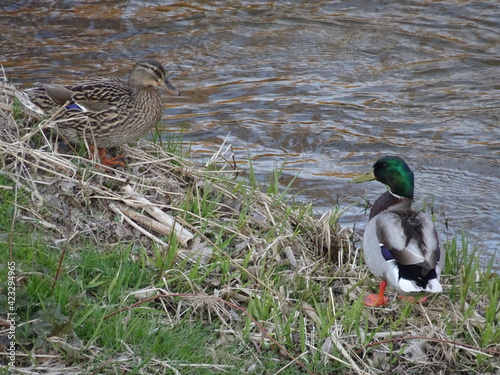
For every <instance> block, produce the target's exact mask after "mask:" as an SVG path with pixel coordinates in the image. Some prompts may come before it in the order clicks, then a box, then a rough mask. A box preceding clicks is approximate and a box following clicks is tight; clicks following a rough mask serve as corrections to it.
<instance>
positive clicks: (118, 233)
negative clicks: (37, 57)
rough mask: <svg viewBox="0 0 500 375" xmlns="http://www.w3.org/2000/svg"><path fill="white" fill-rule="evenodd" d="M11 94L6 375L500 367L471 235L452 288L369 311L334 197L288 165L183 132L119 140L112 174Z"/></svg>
mask: <svg viewBox="0 0 500 375" xmlns="http://www.w3.org/2000/svg"><path fill="white" fill-rule="evenodd" d="M1 90H2V92H1V93H0V102H1V106H0V109H1V113H0V121H1V124H2V125H1V126H2V133H1V136H0V138H1V139H0V159H1V161H2V172H1V175H0V178H1V181H0V194H1V199H0V202H1V205H2V207H1V212H2V217H1V218H0V226H1V228H2V232H3V233H2V234H1V236H2V240H3V241H2V242H3V244H2V245H1V247H0V249H1V254H0V255H1V256H2V257H3V259H8V260H9V264H13V265H14V270H15V271H13V274H9V268H8V267H2V268H1V270H0V272H1V278H0V281H1V282H2V289H3V291H4V293H3V294H5V295H8V291H10V290H11V289H9V286H11V287H13V288H14V289H12V290H13V291H14V293H15V294H14V297H15V298H14V300H13V303H12V304H11V305H8V304H7V305H6V306H7V308H10V306H12V310H7V311H6V312H5V316H4V313H3V312H2V326H1V330H0V336H1V339H2V340H1V342H3V343H4V345H5V349H3V347H0V349H2V353H4V354H2V356H3V357H2V365H8V364H9V363H10V360H9V358H8V354H9V353H10V352H9V351H8V348H10V347H11V346H12V342H14V343H15V348H16V350H15V353H14V357H15V358H14V362H15V367H14V368H10V371H12V372H13V373H19V374H20V373H23V374H25V373H37V372H42V371H45V370H57V371H62V372H65V373H74V374H115V373H122V372H124V371H126V372H137V373H146V374H155V373H158V374H160V373H173V374H180V373H182V374H210V373H220V372H227V373H266V374H271V373H278V372H279V373H280V374H298V373H309V374H326V373H328V374H334V373H339V374H346V373H352V374H377V373H380V372H384V373H387V372H391V373H405V374H406V373H411V372H417V371H422V370H424V371H426V372H428V373H441V374H457V373H481V374H487V373H491V374H494V373H496V372H498V371H499V370H500V344H499V342H500V329H499V328H500V317H499V314H500V311H499V307H498V300H499V298H500V279H499V277H498V275H496V274H493V273H491V272H489V271H488V270H486V271H484V270H481V269H480V267H479V260H478V256H477V254H476V253H475V251H474V249H471V248H469V246H468V244H467V239H466V238H460V239H454V240H453V241H451V242H450V243H447V244H446V250H447V264H446V268H445V270H444V276H443V283H444V286H445V292H444V293H443V294H441V295H436V296H432V298H430V302H429V303H427V304H426V305H420V304H411V303H409V302H406V301H400V300H399V299H397V298H394V295H391V302H390V304H389V305H388V306H387V307H384V308H374V309H370V308H365V307H364V306H363V305H362V303H361V300H362V297H363V295H364V294H366V293H367V292H368V291H371V290H372V289H375V288H376V283H377V280H375V279H374V278H373V277H372V276H371V275H370V274H369V273H368V271H367V270H366V269H365V267H363V264H362V256H361V253H360V250H359V249H358V248H357V247H356V246H354V244H359V239H355V238H353V235H352V233H351V230H350V229H349V228H342V227H340V226H339V225H338V223H337V221H338V218H339V216H340V215H341V214H342V208H341V207H333V208H332V210H331V211H330V212H329V213H327V214H325V215H324V216H323V217H317V216H316V215H315V213H314V208H313V207H311V206H310V205H304V204H295V203H294V202H293V196H292V197H291V196H290V189H289V188H286V189H283V188H281V187H280V184H279V183H278V180H279V171H276V172H275V173H274V174H273V175H272V176H270V178H269V182H268V184H265V185H260V184H258V183H257V182H256V179H255V178H252V176H251V177H250V178H249V179H243V178H242V177H241V174H240V171H239V170H238V167H237V165H238V163H237V161H235V160H234V158H233V156H232V154H231V148H230V147H226V146H223V147H221V149H220V151H219V152H218V153H216V154H215V155H214V156H213V158H212V159H211V160H210V162H209V163H207V165H205V166H203V167H200V166H196V165H194V164H193V163H192V162H190V161H189V159H188V158H187V157H186V156H185V155H183V151H182V147H181V146H180V145H179V144H177V143H175V142H172V143H170V144H160V143H153V142H149V141H146V140H140V141H139V142H138V143H137V144H136V145H133V146H123V147H121V148H120V150H119V151H120V154H124V155H125V156H126V158H127V163H128V168H127V169H126V170H105V169H103V168H102V167H101V166H99V165H98V164H97V163H96V162H94V161H91V160H88V159H87V158H86V157H85V148H84V147H82V150H81V152H76V153H75V152H74V151H72V150H69V151H62V150H60V149H59V148H58V146H57V144H54V143H53V142H52V141H51V139H50V136H49V135H50V131H51V130H50V128H51V125H50V122H49V121H42V122H39V123H37V124H36V125H33V124H28V121H27V118H26V116H24V115H22V113H21V110H20V108H18V107H17V105H16V103H14V102H13V101H12V99H11V95H10V94H9V92H10V91H11V90H12V88H10V87H9V86H3V87H2V89H1ZM77 151H78V150H77ZM79 154H80V155H79ZM250 169H251V168H250ZM292 183H293V181H292ZM292 183H291V184H292ZM353 241H354V242H353ZM9 275H11V276H12V277H11V279H9ZM9 280H12V281H13V285H9V283H8V282H9ZM391 292H392V293H394V292H393V291H391ZM7 302H8V301H7ZM8 312H10V313H11V315H12V314H14V313H15V314H16V315H15V317H16V319H15V327H14V328H15V329H14V330H12V323H10V320H9V319H8V318H9V317H8V316H7V313H8ZM10 332H15V334H14V338H11V337H9V333H10Z"/></svg>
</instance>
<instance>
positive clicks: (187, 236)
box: [122, 185, 194, 247]
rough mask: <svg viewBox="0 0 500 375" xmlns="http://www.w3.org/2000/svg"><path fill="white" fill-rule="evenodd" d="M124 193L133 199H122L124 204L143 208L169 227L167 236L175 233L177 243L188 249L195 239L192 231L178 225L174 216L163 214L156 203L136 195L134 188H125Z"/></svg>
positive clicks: (127, 186)
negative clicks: (191, 241) (190, 242)
mask: <svg viewBox="0 0 500 375" xmlns="http://www.w3.org/2000/svg"><path fill="white" fill-rule="evenodd" d="M123 191H124V192H125V193H127V194H128V196H129V197H130V198H132V199H122V201H123V202H124V203H126V204H128V205H130V206H134V207H141V208H143V209H144V210H145V211H146V212H147V213H148V214H150V215H151V216H153V217H154V218H155V219H156V220H158V221H159V222H160V223H163V224H165V225H166V226H167V228H168V231H169V233H168V234H166V235H170V233H172V232H174V233H175V235H176V236H177V241H179V243H180V244H181V245H182V246H184V247H188V242H189V241H190V240H191V239H192V238H193V237H194V235H193V234H192V233H191V232H190V231H188V230H187V229H186V228H184V227H183V226H182V225H180V224H179V223H177V222H176V221H175V219H174V218H173V217H172V216H170V215H169V214H167V213H165V212H163V211H162V210H161V209H160V208H158V207H157V206H155V204H154V203H152V202H150V201H149V200H147V199H146V198H144V197H143V196H141V195H139V194H138V193H136V192H135V191H134V189H133V188H132V186H130V185H126V186H124V187H123Z"/></svg>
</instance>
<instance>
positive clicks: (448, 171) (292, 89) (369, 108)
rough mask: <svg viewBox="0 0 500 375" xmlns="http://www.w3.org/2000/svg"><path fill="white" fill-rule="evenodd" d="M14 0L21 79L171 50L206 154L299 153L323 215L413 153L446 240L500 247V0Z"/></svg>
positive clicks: (176, 126) (180, 117)
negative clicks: (376, 168) (364, 174)
mask: <svg viewBox="0 0 500 375" xmlns="http://www.w3.org/2000/svg"><path fill="white" fill-rule="evenodd" d="M1 4H3V5H1V9H2V14H1V18H0V25H1V26H2V30H3V33H2V35H1V36H0V38H1V44H0V56H1V63H2V64H3V65H4V67H5V70H6V72H7V75H8V76H9V77H10V78H12V79H14V80H15V81H16V82H18V83H20V84H27V83H29V82H32V81H50V80H53V79H55V78H60V79H62V80H66V81H74V80H77V79H80V78H83V77H89V76H90V75H113V76H124V75H125V74H126V73H127V72H128V71H129V69H130V66H131V64H132V62H133V61H135V60H137V59H139V58H141V57H145V56H152V57H156V58H159V59H160V60H162V61H163V62H164V63H166V65H167V67H168V69H169V70H171V71H173V72H174V75H173V77H172V79H173V81H175V83H176V85H177V86H178V87H179V88H181V90H182V92H183V96H182V97H180V98H176V99H173V98H169V100H170V102H169V103H168V104H166V111H165V118H164V126H165V134H166V136H167V137H168V136H169V134H171V133H179V132H183V133H184V139H185V141H186V143H192V145H193V146H192V149H193V151H194V156H195V157H196V158H199V159H200V161H207V160H208V158H209V157H210V156H211V154H212V153H213V151H214V150H216V149H217V148H218V147H219V145H220V144H221V143H222V142H223V141H224V139H226V137H227V139H228V140H227V142H229V143H230V144H232V145H233V146H234V147H235V151H236V155H237V159H238V160H241V161H243V160H245V159H246V158H247V157H248V154H249V153H250V155H251V156H252V158H253V165H254V168H255V169H256V171H257V173H258V174H259V176H260V177H261V178H262V179H263V180H265V179H267V176H269V174H270V172H271V171H272V169H273V168H274V167H275V166H281V165H282V164H283V163H286V164H285V174H284V176H283V183H284V185H286V184H287V183H288V181H290V180H291V178H292V176H294V175H296V174H297V173H299V172H300V175H299V178H298V179H297V180H296V181H295V183H294V189H295V190H294V192H295V193H298V194H299V195H298V198H299V199H304V200H307V201H313V202H314V206H315V207H316V208H317V210H318V214H319V213H321V212H322V211H324V210H326V209H328V208H329V207H331V206H332V205H334V204H336V203H337V202H338V201H339V202H341V204H342V205H345V206H347V205H350V204H354V203H355V202H357V201H359V197H364V196H365V193H366V196H367V197H368V198H369V199H370V200H372V201H373V199H374V198H375V197H376V196H377V195H379V194H380V193H381V192H382V191H383V187H382V186H378V185H376V184H375V183H373V184H372V185H369V184H368V185H367V184H364V185H354V186H351V185H349V184H347V181H348V178H349V177H351V176H353V175H355V174H357V173H359V172H361V171H363V170H365V169H366V168H367V167H368V166H369V165H371V164H372V163H373V162H374V161H375V160H376V159H377V158H378V157H379V156H380V155H382V154H387V153H390V154H399V155H402V156H404V157H405V158H406V159H407V160H408V162H409V163H410V165H411V166H412V167H413V169H414V170H415V172H416V177H417V206H421V205H422V204H423V201H424V200H425V201H426V202H427V203H429V202H431V203H432V204H433V206H434V212H436V213H437V215H438V218H437V222H438V224H439V225H440V228H441V230H442V232H443V233H444V236H448V235H450V234H453V233H456V232H458V231H459V230H460V228H461V227H464V228H465V229H466V230H467V231H469V232H470V233H471V234H472V235H473V236H474V238H475V239H476V241H478V242H479V243H482V244H484V247H485V249H486V250H487V251H489V252H490V253H493V252H494V251H495V250H496V249H497V248H499V244H500V233H499V228H498V222H499V221H500V209H499V203H498V202H499V201H500V189H499V186H500V161H499V160H500V131H499V129H498V124H499V119H500V101H499V99H498V90H499V88H500V87H499V86H498V83H497V82H498V76H499V69H500V57H499V56H500V31H499V30H500V18H499V17H498V14H499V12H500V5H499V4H498V2H497V1H496V0H490V1H481V2H477V1H461V2H456V1H451V0H449V1H446V0H445V1H440V2H426V1H412V2H402V3H400V2H372V1H369V0H359V1H352V2H336V1H313V2H311V1H293V2H292V1H279V2H275V1H261V2H259V3H258V4H255V3H250V2H245V1H243V2H242V1H213V2H205V1H194V2H189V3H187V2H175V1H160V2H153V1H143V2H139V1H110V0H108V1H99V2H97V1H85V2H84V1H76V0H66V1H57V2H55V1H48V0H39V1H36V2H26V1H14V2H8V3H7V2H5V1H4V2H3V3H1ZM372 188H373V191H371V189H372ZM367 189H370V190H368V191H367ZM447 219H449V220H448V223H449V225H450V229H449V230H447V229H446V228H445V227H444V222H445V221H446V220H447ZM343 220H344V223H345V224H349V225H351V224H353V223H354V222H356V223H358V224H357V226H356V227H357V228H358V229H361V228H362V227H363V226H364V223H365V222H366V217H365V216H364V213H363V211H362V209H361V208H359V207H356V206H353V207H351V208H349V209H348V211H347V214H346V215H345V216H344V217H343Z"/></svg>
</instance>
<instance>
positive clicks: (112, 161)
mask: <svg viewBox="0 0 500 375" xmlns="http://www.w3.org/2000/svg"><path fill="white" fill-rule="evenodd" d="M89 151H90V155H89V156H90V157H91V158H92V157H93V155H94V152H95V146H94V145H89ZM97 152H98V155H99V159H100V160H101V164H102V165H104V166H106V167H111V168H118V167H122V168H126V167H127V164H126V163H125V156H123V155H120V156H115V157H113V158H108V157H107V155H106V149H105V148H98V149H97Z"/></svg>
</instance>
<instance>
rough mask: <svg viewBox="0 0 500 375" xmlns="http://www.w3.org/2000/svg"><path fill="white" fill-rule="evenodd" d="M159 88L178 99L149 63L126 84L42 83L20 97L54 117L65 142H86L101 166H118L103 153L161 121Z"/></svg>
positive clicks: (93, 81) (160, 68)
mask: <svg viewBox="0 0 500 375" xmlns="http://www.w3.org/2000/svg"><path fill="white" fill-rule="evenodd" d="M158 88H161V89H164V90H165V91H167V92H168V93H170V94H172V95H179V91H178V90H177V89H176V88H175V87H174V86H173V85H172V84H171V83H170V82H169V80H168V78H167V74H166V72H165V69H164V67H163V65H162V64H160V63H159V62H158V61H157V60H153V59H147V60H141V61H139V62H138V63H136V64H135V66H134V68H133V69H132V71H131V72H130V75H129V79H128V80H123V79H118V78H101V79H90V80H86V81H83V82H79V83H76V84H73V85H61V84H44V85H40V86H36V87H33V88H31V89H28V90H24V93H25V94H26V96H27V97H28V99H29V101H30V102H31V103H32V104H33V105H35V108H37V109H38V110H39V111H37V112H38V113H42V114H48V115H53V114H56V115H55V117H54V118H53V120H54V122H55V123H56V129H57V131H58V134H60V136H61V137H62V138H63V140H65V141H66V142H68V143H71V144H75V145H78V144H79V143H80V142H82V141H86V143H87V144H88V145H89V149H90V150H89V151H90V153H91V154H93V153H94V148H97V149H98V153H99V156H100V158H101V162H102V163H103V164H104V165H107V166H112V167H116V166H125V163H124V161H123V156H117V157H114V158H107V157H106V150H105V149H106V148H110V147H116V146H120V145H123V144H126V143H128V142H131V141H134V140H136V139H137V138H139V137H140V136H142V135H143V134H144V133H146V132H147V131H148V130H149V129H151V128H152V127H153V126H155V125H156V124H157V123H158V122H159V121H160V120H161V118H162V115H163V110H164V109H163V105H162V100H161V96H160V94H159V93H158V91H157V89H158ZM20 99H21V98H20ZM21 101H23V100H22V99H21ZM62 106H64V107H63V108H61V107H62Z"/></svg>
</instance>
